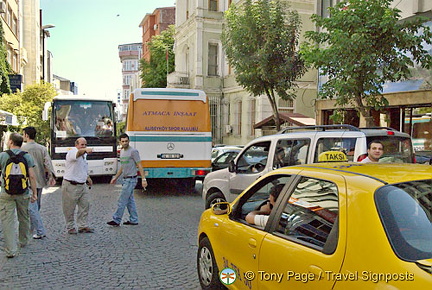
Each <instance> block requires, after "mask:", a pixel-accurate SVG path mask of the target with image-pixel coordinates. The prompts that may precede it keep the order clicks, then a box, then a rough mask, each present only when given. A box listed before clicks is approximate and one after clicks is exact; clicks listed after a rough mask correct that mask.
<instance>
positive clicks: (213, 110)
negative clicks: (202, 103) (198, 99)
mask: <svg viewBox="0 0 432 290" xmlns="http://www.w3.org/2000/svg"><path fill="white" fill-rule="evenodd" d="M218 109H219V106H218V98H215V97H212V98H211V100H210V119H211V124H212V125H211V128H212V136H213V141H214V140H215V138H217V136H219V132H218V128H219V114H218Z"/></svg>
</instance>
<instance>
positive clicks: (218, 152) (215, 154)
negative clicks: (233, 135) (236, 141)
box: [211, 146, 242, 162]
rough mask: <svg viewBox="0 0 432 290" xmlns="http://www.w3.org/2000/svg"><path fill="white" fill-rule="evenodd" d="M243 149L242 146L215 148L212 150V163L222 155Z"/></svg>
mask: <svg viewBox="0 0 432 290" xmlns="http://www.w3.org/2000/svg"><path fill="white" fill-rule="evenodd" d="M241 148H242V147H240V146H215V147H213V149H212V154H211V161H212V162H213V161H214V160H215V159H216V157H218V156H219V155H222V154H223V153H225V152H228V151H233V150H238V149H241Z"/></svg>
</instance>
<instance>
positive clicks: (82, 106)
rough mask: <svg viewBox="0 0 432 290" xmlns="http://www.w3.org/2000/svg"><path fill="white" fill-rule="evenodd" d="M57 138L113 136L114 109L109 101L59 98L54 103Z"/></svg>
mask: <svg viewBox="0 0 432 290" xmlns="http://www.w3.org/2000/svg"><path fill="white" fill-rule="evenodd" d="M53 116H54V119H53V120H54V122H55V123H54V135H55V137H56V138H66V137H76V136H95V137H101V136H113V134H114V132H113V129H114V124H113V109H112V107H111V102H109V101H91V100H86V101H78V100H57V101H55V103H54V112H53Z"/></svg>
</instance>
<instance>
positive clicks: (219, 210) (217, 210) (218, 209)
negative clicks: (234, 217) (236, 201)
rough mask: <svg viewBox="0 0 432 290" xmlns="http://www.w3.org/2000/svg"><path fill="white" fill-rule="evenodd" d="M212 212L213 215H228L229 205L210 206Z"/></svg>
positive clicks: (221, 203)
mask: <svg viewBox="0 0 432 290" xmlns="http://www.w3.org/2000/svg"><path fill="white" fill-rule="evenodd" d="M212 211H213V213H214V214H215V215H223V214H230V213H231V211H232V208H231V204H230V203H229V202H226V201H224V202H218V203H215V204H214V205H213V206H212Z"/></svg>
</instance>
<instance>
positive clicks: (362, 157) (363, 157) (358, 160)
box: [357, 154, 367, 162]
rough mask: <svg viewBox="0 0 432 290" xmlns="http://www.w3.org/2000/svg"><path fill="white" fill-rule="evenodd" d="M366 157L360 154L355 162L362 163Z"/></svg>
mask: <svg viewBox="0 0 432 290" xmlns="http://www.w3.org/2000/svg"><path fill="white" fill-rule="evenodd" d="M366 157H367V154H362V155H360V156H359V157H357V162H360V161H362V160H363V159H365V158H366Z"/></svg>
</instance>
